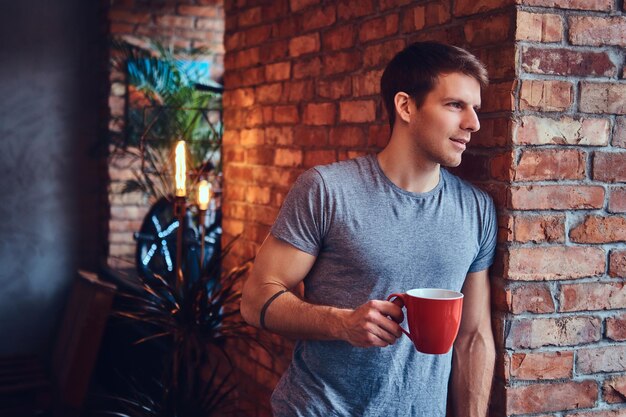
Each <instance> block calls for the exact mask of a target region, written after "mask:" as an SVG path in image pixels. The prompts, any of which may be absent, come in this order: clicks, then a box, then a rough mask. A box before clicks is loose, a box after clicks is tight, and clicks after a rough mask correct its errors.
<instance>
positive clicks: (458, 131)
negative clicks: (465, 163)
mask: <svg viewBox="0 0 626 417" xmlns="http://www.w3.org/2000/svg"><path fill="white" fill-rule="evenodd" d="M409 105H410V106H412V107H411V118H410V122H409V129H410V133H411V136H412V137H413V141H412V144H413V146H414V151H416V153H417V156H418V158H420V159H422V160H423V161H424V162H426V163H428V162H434V163H438V164H440V165H442V166H446V167H455V166H458V165H459V164H460V163H461V155H462V154H463V151H465V146H466V144H467V142H469V140H470V135H471V134H472V133H473V132H476V131H477V130H478V129H479V128H480V123H479V122H478V116H477V115H476V111H477V110H478V108H479V107H480V84H479V82H478V81H477V80H476V79H475V78H473V77H470V76H468V75H465V74H463V73H458V72H454V73H451V74H442V75H440V76H439V78H438V82H437V83H436V84H435V88H434V89H433V90H432V91H431V92H429V93H428V94H427V95H426V97H425V99H424V103H423V104H422V106H421V107H420V108H419V109H418V108H416V106H415V102H414V101H413V100H411V101H410V104H409Z"/></svg>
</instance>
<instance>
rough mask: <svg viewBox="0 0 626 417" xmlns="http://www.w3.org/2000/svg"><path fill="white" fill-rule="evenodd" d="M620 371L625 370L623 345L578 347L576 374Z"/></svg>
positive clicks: (625, 351)
mask: <svg viewBox="0 0 626 417" xmlns="http://www.w3.org/2000/svg"><path fill="white" fill-rule="evenodd" d="M621 371H626V346H625V345H621V346H609V347H601V348H588V349H583V348H580V349H579V350H578V353H577V354H576V372H577V373H578V374H593V373H596V372H621Z"/></svg>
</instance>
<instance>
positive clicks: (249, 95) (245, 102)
mask: <svg viewBox="0 0 626 417" xmlns="http://www.w3.org/2000/svg"><path fill="white" fill-rule="evenodd" d="M226 97H229V99H230V100H231V104H232V106H234V107H250V106H252V105H253V104H254V89H252V88H238V89H236V90H230V91H225V92H224V98H226Z"/></svg>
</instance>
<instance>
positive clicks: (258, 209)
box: [246, 205, 278, 226]
mask: <svg viewBox="0 0 626 417" xmlns="http://www.w3.org/2000/svg"><path fill="white" fill-rule="evenodd" d="M277 215H278V210H277V209H276V208H275V207H271V206H256V205H251V206H248V209H247V214H246V216H247V219H248V220H249V221H253V222H256V223H261V224H266V225H268V226H271V225H272V224H274V221H275V219H276V216H277Z"/></svg>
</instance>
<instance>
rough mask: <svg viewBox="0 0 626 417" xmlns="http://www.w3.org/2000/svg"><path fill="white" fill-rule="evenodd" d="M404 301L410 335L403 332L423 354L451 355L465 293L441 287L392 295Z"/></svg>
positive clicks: (388, 298) (389, 298)
mask: <svg viewBox="0 0 626 417" xmlns="http://www.w3.org/2000/svg"><path fill="white" fill-rule="evenodd" d="M394 297H398V298H399V299H400V300H402V303H403V304H404V306H405V307H406V312H407V314H406V316H407V321H408V323H409V330H410V331H411V332H410V333H409V332H407V331H406V330H404V329H402V331H403V332H404V334H406V335H407V336H408V337H409V339H411V341H412V342H413V344H414V345H415V348H416V349H417V350H418V351H420V352H422V353H429V354H436V355H441V354H444V353H448V352H449V351H450V349H451V348H452V344H453V343H454V339H456V335H457V334H458V333H459V326H460V325H461V313H462V311H463V294H462V293H460V292H457V291H451V290H443V289H438V288H416V289H413V290H409V291H407V292H406V293H402V294H396V293H394V294H391V295H390V296H389V297H387V301H389V300H391V299H392V298H394Z"/></svg>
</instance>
